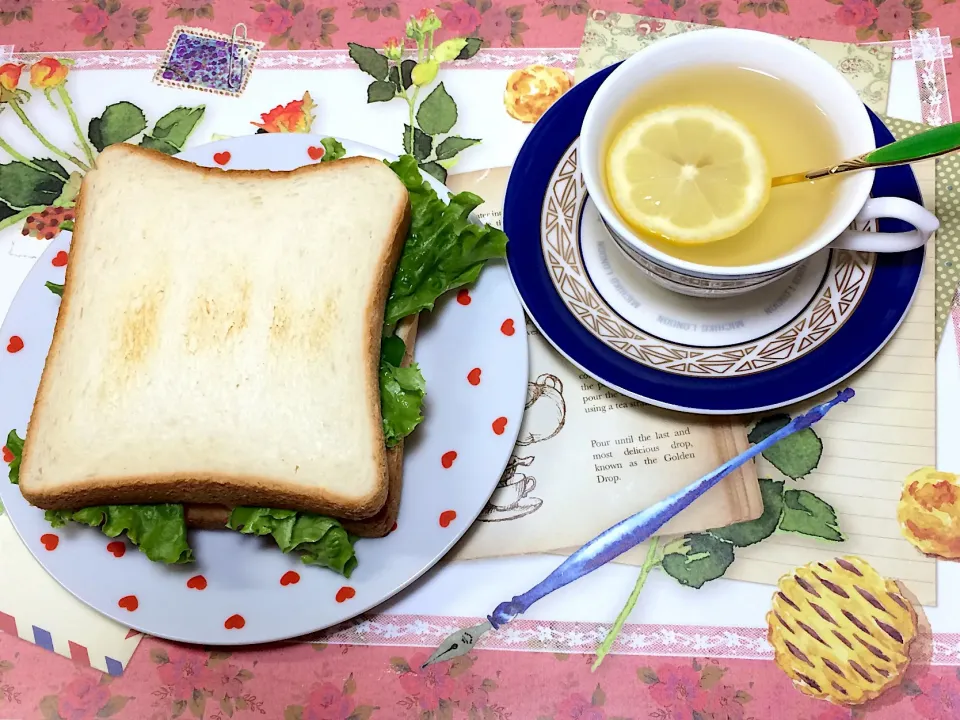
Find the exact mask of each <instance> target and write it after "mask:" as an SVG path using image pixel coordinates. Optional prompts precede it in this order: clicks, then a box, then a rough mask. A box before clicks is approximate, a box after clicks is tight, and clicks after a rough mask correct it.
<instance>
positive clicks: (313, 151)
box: [307, 145, 327, 160]
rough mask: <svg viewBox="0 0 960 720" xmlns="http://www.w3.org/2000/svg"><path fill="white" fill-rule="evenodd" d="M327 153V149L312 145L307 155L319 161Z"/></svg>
mask: <svg viewBox="0 0 960 720" xmlns="http://www.w3.org/2000/svg"><path fill="white" fill-rule="evenodd" d="M326 153H327V151H326V149H325V148H324V147H323V145H321V146H320V147H317V146H316V145H311V146H310V147H308V148H307V155H309V156H310V159H311V160H319V159H320V158H322V157H323V156H324V155H325V154H326Z"/></svg>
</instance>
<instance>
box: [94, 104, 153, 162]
mask: <svg viewBox="0 0 960 720" xmlns="http://www.w3.org/2000/svg"><path fill="white" fill-rule="evenodd" d="M146 127H147V118H146V116H144V114H143V110H141V109H140V108H138V107H137V106H136V105H134V104H133V103H131V102H127V101H126V100H122V101H120V102H118V103H114V104H113V105H107V108H106V110H104V111H103V115H101V116H100V117H98V118H93V119H92V120H91V121H90V126H89V129H88V131H87V136H88V137H89V138H90V142H91V143H93V146H94V147H95V148H96V149H97V150H98V151H100V152H103V149H104V148H105V147H107V146H108V145H113V144H115V143H121V142H126V141H127V140H129V139H130V138H132V137H133V136H134V135H138V134H139V133H142V132H143V131H144V130H145V129H146Z"/></svg>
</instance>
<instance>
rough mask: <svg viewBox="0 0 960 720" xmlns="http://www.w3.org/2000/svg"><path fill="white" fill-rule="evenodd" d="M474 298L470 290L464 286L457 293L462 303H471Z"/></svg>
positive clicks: (458, 299) (458, 300)
mask: <svg viewBox="0 0 960 720" xmlns="http://www.w3.org/2000/svg"><path fill="white" fill-rule="evenodd" d="M472 300H473V298H471V297H470V291H469V290H467V289H466V288H464V289H463V290H461V291H460V292H458V293H457V302H458V303H460V304H461V305H469V304H470V303H471V302H472Z"/></svg>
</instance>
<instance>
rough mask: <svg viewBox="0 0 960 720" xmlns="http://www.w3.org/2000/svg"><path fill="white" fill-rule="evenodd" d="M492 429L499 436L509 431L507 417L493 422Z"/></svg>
mask: <svg viewBox="0 0 960 720" xmlns="http://www.w3.org/2000/svg"><path fill="white" fill-rule="evenodd" d="M491 427H492V428H493V431H494V432H495V433H496V434H497V435H503V431H504V430H506V429H507V419H506V418H505V417H498V418H497V419H496V420H494V421H493V424H492V425H491Z"/></svg>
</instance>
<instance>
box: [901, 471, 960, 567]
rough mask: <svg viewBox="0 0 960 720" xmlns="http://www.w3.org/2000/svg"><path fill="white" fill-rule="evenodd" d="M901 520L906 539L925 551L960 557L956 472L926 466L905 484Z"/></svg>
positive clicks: (959, 501)
mask: <svg viewBox="0 0 960 720" xmlns="http://www.w3.org/2000/svg"><path fill="white" fill-rule="evenodd" d="M897 520H898V521H899V522H900V531H901V532H902V533H903V535H904V537H906V538H907V540H909V541H910V542H911V543H913V544H914V545H915V546H916V547H917V548H918V549H919V550H920V551H921V552H924V553H926V554H928V555H935V556H937V557H941V558H947V559H951V560H955V559H958V558H960V482H958V478H957V476H956V475H954V474H953V473H947V472H937V470H936V469H935V468H932V467H925V468H920V469H919V470H916V471H914V472H913V473H911V474H910V475H909V476H908V477H907V479H906V480H905V481H904V483H903V492H902V493H901V495H900V503H899V504H898V505H897Z"/></svg>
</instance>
